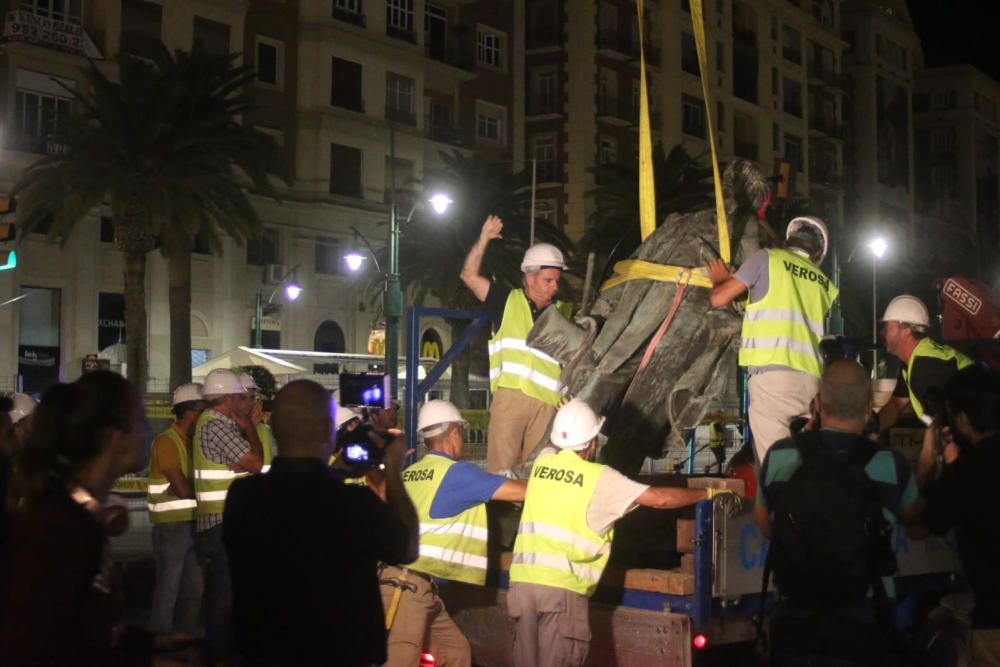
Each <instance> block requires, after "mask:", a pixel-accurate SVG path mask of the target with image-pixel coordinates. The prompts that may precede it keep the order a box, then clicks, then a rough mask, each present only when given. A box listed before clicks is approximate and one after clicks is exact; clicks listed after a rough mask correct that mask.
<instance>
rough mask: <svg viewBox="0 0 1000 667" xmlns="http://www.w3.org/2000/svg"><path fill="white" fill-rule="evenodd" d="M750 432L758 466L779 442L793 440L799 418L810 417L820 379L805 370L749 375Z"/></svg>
mask: <svg viewBox="0 0 1000 667" xmlns="http://www.w3.org/2000/svg"><path fill="white" fill-rule="evenodd" d="M747 389H748V390H749V392H750V407H749V410H748V413H749V417H750V432H751V433H753V451H754V457H755V458H756V459H757V465H760V464H761V463H762V462H763V461H764V455H765V454H767V450H768V449H770V448H771V445H773V444H774V443H775V442H777V441H778V440H781V439H783V438H788V437H791V435H792V432H791V430H790V429H789V428H788V425H789V424H791V422H792V420H793V419H795V418H796V417H808V416H809V403H810V401H812V399H813V397H815V396H816V394H817V393H818V392H819V378H818V377H816V376H814V375H810V374H809V373H804V372H802V371H793V370H787V371H765V372H763V373H755V374H753V375H751V376H750V381H749V382H748V383H747Z"/></svg>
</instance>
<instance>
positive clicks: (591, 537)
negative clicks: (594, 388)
mask: <svg viewBox="0 0 1000 667" xmlns="http://www.w3.org/2000/svg"><path fill="white" fill-rule="evenodd" d="M603 424H604V419H603V418H602V419H598V417H597V415H595V414H594V411H593V410H592V409H591V408H590V406H588V405H587V404H586V403H584V402H583V401H581V400H579V399H573V400H571V401H570V402H569V403H567V404H566V405H564V406H563V407H562V408H560V409H559V412H558V413H556V417H555V420H554V421H553V423H552V434H551V438H550V439H551V443H550V444H549V445H548V446H547V447H545V448H544V449H542V451H541V452H540V453H539V454H538V457H537V458H536V459H535V463H534V465H533V466H532V468H531V475H530V476H529V477H528V492H527V495H526V496H525V502H524V511H523V512H522V514H521V523H520V526H519V527H518V530H517V540H516V541H515V543H514V557H513V561H512V562H511V566H510V589H509V591H508V594H507V612H508V614H509V615H510V617H511V618H512V619H513V620H514V624H515V628H514V660H513V664H515V665H566V666H567V667H571V666H574V665H582V664H583V663H584V661H585V660H586V658H587V651H588V648H589V645H590V627H589V620H588V618H589V617H588V598H589V597H590V596H591V595H593V593H594V590H595V589H596V588H597V584H598V582H599V581H600V579H601V574H602V573H603V572H604V567H605V565H607V562H608V556H609V555H610V553H611V538H612V535H613V529H614V524H615V521H617V520H618V519H619V518H621V517H622V516H624V515H625V514H626V513H627V512H629V511H631V510H633V509H635V508H636V507H637V506H639V505H643V506H646V507H655V508H660V509H673V508H677V507H684V506H686V505H691V504H693V503H696V502H698V501H699V500H702V499H704V498H706V497H708V494H712V495H714V494H716V493H721V491H717V490H715V489H709V490H705V489H687V488H678V487H672V488H669V487H651V486H647V485H645V484H639V483H638V482H634V481H632V480H630V479H628V478H627V477H625V476H624V475H622V474H621V473H619V472H618V471H616V470H614V469H613V468H610V467H608V466H605V465H601V464H598V463H594V462H593V459H594V457H595V455H596V453H597V435H598V433H599V432H600V430H601V426H602V425H603ZM725 493H729V494H730V495H731V493H730V492H725Z"/></svg>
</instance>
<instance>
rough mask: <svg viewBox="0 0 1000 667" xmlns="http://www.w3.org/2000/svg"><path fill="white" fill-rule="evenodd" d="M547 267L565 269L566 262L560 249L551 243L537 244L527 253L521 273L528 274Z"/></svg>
mask: <svg viewBox="0 0 1000 667" xmlns="http://www.w3.org/2000/svg"><path fill="white" fill-rule="evenodd" d="M545 267H553V268H556V269H565V268H566V260H565V259H563V254H562V252H561V251H560V250H559V248H557V247H555V246H554V245H552V244H551V243H536V244H535V245H533V246H531V247H530V248H528V249H527V250H526V251H525V253H524V259H522V260H521V271H522V272H523V273H527V272H528V271H529V270H531V271H537V270H538V269H541V268H545Z"/></svg>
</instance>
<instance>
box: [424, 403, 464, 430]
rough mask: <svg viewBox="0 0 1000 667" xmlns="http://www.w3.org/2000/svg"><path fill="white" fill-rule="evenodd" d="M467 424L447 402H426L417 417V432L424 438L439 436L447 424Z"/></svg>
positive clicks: (459, 413)
mask: <svg viewBox="0 0 1000 667" xmlns="http://www.w3.org/2000/svg"><path fill="white" fill-rule="evenodd" d="M467 423H468V422H467V421H465V419H464V418H463V417H462V413H461V412H459V411H458V408H456V407H455V406H454V405H453V404H451V403H449V402H448V401H427V402H426V403H425V404H424V407H422V408H420V414H419V415H417V430H418V431H420V434H421V435H423V436H424V437H425V438H433V437H434V436H436V435H441V434H442V433H444V432H445V430H447V428H446V427H447V425H448V424H467Z"/></svg>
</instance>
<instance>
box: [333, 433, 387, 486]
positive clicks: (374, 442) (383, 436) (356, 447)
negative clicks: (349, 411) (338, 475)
mask: <svg viewBox="0 0 1000 667" xmlns="http://www.w3.org/2000/svg"><path fill="white" fill-rule="evenodd" d="M341 435H343V439H342V440H341V439H340V437H341ZM391 440H392V436H391V435H389V434H388V433H380V432H378V431H376V430H375V429H374V428H373V427H372V426H371V425H370V424H362V425H361V426H358V427H357V428H355V429H354V430H352V431H347V432H346V433H343V434H340V433H338V441H337V447H338V448H339V450H340V459H341V460H342V461H343V462H344V464H345V465H346V466H347V467H348V468H349V469H350V472H351V474H352V475H354V476H357V477H360V476H361V475H364V474H365V473H366V472H368V471H369V470H372V469H374V468H380V467H382V461H383V459H384V458H385V447H386V446H387V445H388V444H389V442H390V441H391ZM380 441H381V442H380Z"/></svg>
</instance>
